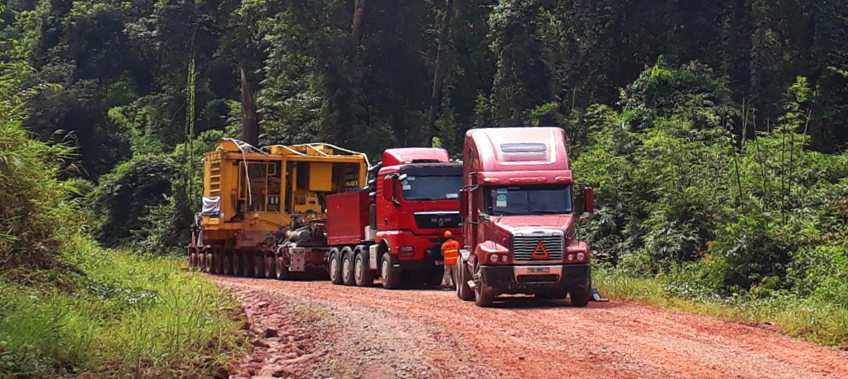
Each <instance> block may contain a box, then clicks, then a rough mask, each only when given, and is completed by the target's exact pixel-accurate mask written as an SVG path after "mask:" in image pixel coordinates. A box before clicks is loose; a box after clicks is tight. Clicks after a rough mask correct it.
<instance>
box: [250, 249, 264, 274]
mask: <svg viewBox="0 0 848 379" xmlns="http://www.w3.org/2000/svg"><path fill="white" fill-rule="evenodd" d="M253 276H254V277H255V278H264V277H265V257H264V256H263V255H260V254H254V255H253Z"/></svg>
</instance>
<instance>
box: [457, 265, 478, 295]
mask: <svg viewBox="0 0 848 379" xmlns="http://www.w3.org/2000/svg"><path fill="white" fill-rule="evenodd" d="M456 268H457V271H459V272H458V273H457V275H456V276H457V280H456V297H458V298H459V299H460V300H464V301H471V300H472V299H474V291H473V290H472V289H471V286H469V285H468V281H469V280H471V272H469V271H468V264H466V263H465V262H462V261H460V262H459V264H457V265H456Z"/></svg>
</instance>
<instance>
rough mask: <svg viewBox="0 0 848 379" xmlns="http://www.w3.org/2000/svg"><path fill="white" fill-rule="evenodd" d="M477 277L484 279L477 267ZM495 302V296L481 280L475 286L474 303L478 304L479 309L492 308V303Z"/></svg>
mask: <svg viewBox="0 0 848 379" xmlns="http://www.w3.org/2000/svg"><path fill="white" fill-rule="evenodd" d="M477 277H478V278H482V277H483V274H482V271H481V269H480V267H479V266H478V267H477ZM494 302H495V295H494V294H493V293H492V292H491V291H488V288H486V285H485V284H483V280H480V281H479V282H478V283H477V285H476V286H474V303H475V304H477V306H478V307H483V308H486V307H491V306H492V303H494Z"/></svg>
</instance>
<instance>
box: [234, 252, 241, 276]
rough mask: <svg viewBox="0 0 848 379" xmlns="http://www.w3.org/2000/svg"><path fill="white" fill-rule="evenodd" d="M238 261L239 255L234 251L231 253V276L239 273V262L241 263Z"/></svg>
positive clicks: (239, 259)
mask: <svg viewBox="0 0 848 379" xmlns="http://www.w3.org/2000/svg"><path fill="white" fill-rule="evenodd" d="M240 261H241V257H240V256H239V253H235V252H234V253H233V276H239V275H241V270H240V268H241V266H239V263H241V262H240Z"/></svg>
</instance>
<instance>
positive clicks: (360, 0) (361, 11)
mask: <svg viewBox="0 0 848 379" xmlns="http://www.w3.org/2000/svg"><path fill="white" fill-rule="evenodd" d="M364 15H365V0H355V2H354V8H353V27H352V28H351V29H352V30H351V37H353V46H354V48H357V47H359V44H360V43H361V42H362V18H363V17H364Z"/></svg>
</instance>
